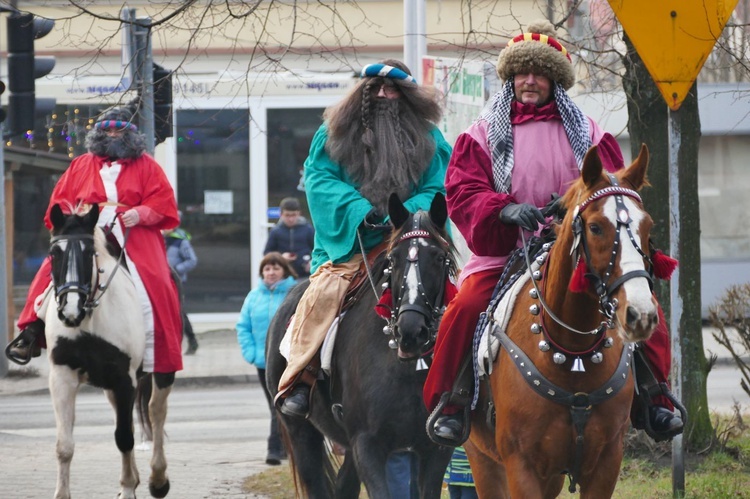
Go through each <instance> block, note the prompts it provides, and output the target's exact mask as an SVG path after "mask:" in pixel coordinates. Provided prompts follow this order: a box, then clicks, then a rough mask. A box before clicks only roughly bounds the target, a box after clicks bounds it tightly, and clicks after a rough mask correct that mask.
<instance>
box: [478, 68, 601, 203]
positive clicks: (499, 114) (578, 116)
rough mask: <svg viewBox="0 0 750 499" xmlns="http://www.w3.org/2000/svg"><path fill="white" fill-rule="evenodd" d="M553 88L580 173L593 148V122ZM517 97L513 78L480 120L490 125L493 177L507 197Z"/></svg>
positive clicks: (556, 87) (496, 96)
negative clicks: (513, 107) (512, 110)
mask: <svg viewBox="0 0 750 499" xmlns="http://www.w3.org/2000/svg"><path fill="white" fill-rule="evenodd" d="M553 86H554V92H555V101H556V103H557V109H558V110H559V111H560V116H561V117H562V122H563V128H564V129H565V134H566V135H567V136H568V140H569V141H570V146H571V148H572V149H573V155H574V156H575V158H576V162H577V163H578V169H579V170H580V169H581V166H582V165H583V157H584V156H585V155H586V151H588V150H589V147H591V134H590V133H589V120H588V119H587V118H586V116H585V115H584V114H583V112H582V111H581V109H580V108H579V107H578V106H576V105H575V103H573V101H572V100H571V99H570V97H569V96H568V94H567V93H566V92H565V90H564V89H563V88H562V87H561V86H560V85H557V84H553ZM513 95H514V89H513V80H512V79H509V80H508V81H506V82H505V85H503V88H502V90H500V91H499V92H498V93H496V94H495V96H494V97H493V98H492V100H491V101H490V102H489V104H488V105H487V106H486V107H485V109H484V112H483V113H482V114H481V115H480V116H479V119H480V120H485V121H487V123H488V125H489V126H488V127H487V128H488V129H487V144H488V146H489V149H490V152H491V153H492V177H493V180H494V183H495V190H496V191H497V192H500V193H504V194H507V193H509V192H510V188H511V185H510V178H511V173H512V172H513V128H512V126H511V122H510V105H511V102H512V101H513V98H514V97H513Z"/></svg>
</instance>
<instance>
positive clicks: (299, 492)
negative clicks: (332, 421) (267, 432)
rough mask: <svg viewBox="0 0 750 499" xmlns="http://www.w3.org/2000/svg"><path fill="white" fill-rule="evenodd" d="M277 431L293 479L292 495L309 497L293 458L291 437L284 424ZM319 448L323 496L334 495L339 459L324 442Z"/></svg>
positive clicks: (313, 460) (309, 494) (339, 465)
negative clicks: (279, 434)
mask: <svg viewBox="0 0 750 499" xmlns="http://www.w3.org/2000/svg"><path fill="white" fill-rule="evenodd" d="M279 432H280V433H281V439H282V441H283V442H284V447H285V448H286V451H287V457H288V459H289V470H290V471H291V474H292V479H293V480H294V497H311V493H310V492H311V491H309V490H307V487H306V486H305V483H304V482H303V481H302V480H300V478H299V474H298V472H299V469H298V467H297V462H296V460H295V459H294V447H292V444H291V443H292V439H291V437H290V436H289V432H288V431H287V429H286V426H285V425H283V424H280V425H279ZM321 436H322V435H321ZM320 449H321V453H320V457H319V462H320V463H321V468H322V476H321V479H322V482H323V484H324V487H325V489H326V491H327V492H326V494H325V497H334V495H335V491H336V477H337V475H338V469H339V468H340V467H341V460H340V459H339V458H338V456H336V455H335V452H333V449H332V448H331V447H329V445H328V444H326V442H324V443H323V445H321V446H320ZM307 457H308V456H305V459H307ZM308 462H316V460H315V459H312V460H310V461H308Z"/></svg>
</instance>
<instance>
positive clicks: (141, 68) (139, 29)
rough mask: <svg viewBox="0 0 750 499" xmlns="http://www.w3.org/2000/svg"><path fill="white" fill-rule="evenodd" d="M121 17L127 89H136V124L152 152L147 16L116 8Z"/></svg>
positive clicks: (151, 78)
mask: <svg viewBox="0 0 750 499" xmlns="http://www.w3.org/2000/svg"><path fill="white" fill-rule="evenodd" d="M120 19H121V20H122V21H123V23H124V26H123V45H122V50H123V55H122V62H123V65H124V66H126V70H127V71H129V73H128V74H129V78H128V79H129V81H130V87H129V88H130V89H138V96H139V99H138V114H139V119H138V126H139V130H140V132H141V133H142V134H143V135H144V137H145V138H146V150H147V151H148V153H149V154H152V155H153V154H154V149H155V148H156V140H155V138H154V129H155V126H154V63H153V56H152V52H151V28H150V26H151V18H150V17H139V18H136V17H135V9H131V8H125V9H122V11H121V12H120Z"/></svg>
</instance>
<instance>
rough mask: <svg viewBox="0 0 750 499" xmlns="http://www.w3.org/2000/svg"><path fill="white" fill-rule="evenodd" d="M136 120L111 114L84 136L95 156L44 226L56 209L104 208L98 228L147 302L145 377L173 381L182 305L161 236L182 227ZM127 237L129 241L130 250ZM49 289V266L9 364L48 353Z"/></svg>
mask: <svg viewBox="0 0 750 499" xmlns="http://www.w3.org/2000/svg"><path fill="white" fill-rule="evenodd" d="M131 120H132V114H131V113H130V112H129V111H128V110H126V109H112V110H109V111H107V112H106V113H104V115H103V116H102V117H101V119H100V120H99V121H97V122H96V124H95V125H94V128H93V130H91V131H90V132H89V133H88V134H87V135H86V147H87V148H88V150H89V152H88V153H86V154H83V155H81V156H79V157H77V158H75V159H74V160H73V162H72V163H71V165H70V167H69V168H68V169H67V170H66V171H65V173H64V174H63V175H62V177H60V180H59V181H58V182H57V185H56V186H55V189H54V191H53V192H52V196H51V198H50V202H49V207H48V209H47V214H46V216H45V218H44V222H45V224H46V225H47V227H48V228H51V227H52V224H51V222H50V209H51V208H52V206H54V205H55V204H59V205H60V206H61V207H63V210H66V209H69V207H75V206H81V205H91V204H94V203H97V204H98V205H99V209H100V213H99V221H98V222H97V224H98V225H99V226H100V227H106V229H105V231H110V230H111V232H109V234H108V237H109V239H110V240H113V239H114V240H116V242H117V243H119V245H120V247H122V248H123V249H124V252H125V255H124V256H125V259H126V261H127V265H128V269H129V271H130V273H131V275H132V277H133V280H134V281H135V283H136V289H137V290H138V295H139V296H140V298H141V305H142V310H143V314H144V321H145V324H146V352H145V355H144V359H143V363H144V365H143V369H144V371H146V372H153V373H173V372H175V371H179V370H181V369H182V354H181V331H182V326H181V320H180V302H179V294H178V292H177V288H176V287H175V283H174V282H173V281H172V278H171V274H170V270H169V264H168V263H167V257H166V252H165V250H164V241H163V239H162V235H161V230H162V229H172V228H174V227H176V226H177V225H178V224H179V217H178V215H177V204H176V202H175V195H174V191H173V190H172V186H171V185H170V184H169V181H168V180H167V177H166V175H165V174H164V171H163V170H162V168H161V167H160V166H159V164H158V163H157V162H156V161H155V160H154V159H153V158H152V157H151V156H149V155H148V154H146V152H145V151H146V145H145V139H144V137H143V135H141V134H140V133H139V132H138V128H137V127H136V125H134V124H133V123H132V122H131ZM115 219H116V220H115ZM113 222H114V223H113ZM125 230H129V234H128V238H127V243H125V244H124V241H123V239H124V238H123V236H124V232H125ZM123 244H124V246H123ZM50 286H51V278H50V260H49V258H47V259H45V260H44V262H43V263H42V266H41V268H40V269H39V271H38V272H37V274H36V276H35V277H34V280H33V281H32V283H31V286H30V288H29V292H28V298H27V301H26V305H25V306H24V309H23V310H22V311H21V315H20V317H19V319H18V328H19V329H20V330H21V334H20V335H19V336H18V338H16V339H15V340H13V341H12V342H11V343H10V344H9V346H8V348H7V349H6V355H7V356H8V358H9V359H10V360H12V361H14V362H17V363H22V364H25V363H27V362H28V361H29V360H30V358H31V357H32V356H34V357H36V356H39V355H40V354H41V348H42V347H44V346H45V345H44V340H45V338H44V322H42V319H40V318H39V317H41V316H43V315H42V314H39V315H37V313H38V310H37V309H38V307H39V306H40V305H41V303H42V301H43V298H44V295H45V293H47V292H48V290H49V289H50ZM149 297H151V298H149ZM51 347H54V345H51Z"/></svg>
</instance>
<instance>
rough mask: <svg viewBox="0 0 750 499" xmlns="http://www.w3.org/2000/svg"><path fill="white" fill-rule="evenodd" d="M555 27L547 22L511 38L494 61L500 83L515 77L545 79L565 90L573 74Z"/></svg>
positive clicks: (535, 23) (570, 83)
mask: <svg viewBox="0 0 750 499" xmlns="http://www.w3.org/2000/svg"><path fill="white" fill-rule="evenodd" d="M556 35H557V33H556V31H555V27H554V26H553V25H552V23H550V22H549V21H547V20H541V21H535V22H533V23H531V24H530V25H529V27H528V28H527V29H526V32H524V33H521V34H520V35H518V36H516V37H514V38H512V39H511V40H509V41H508V46H507V47H505V48H504V49H503V50H502V51H501V52H500V55H499V56H498V58H497V75H498V76H499V77H500V79H502V80H503V81H507V80H509V79H511V78H513V76H514V75H516V74H526V73H534V74H537V75H542V76H546V77H547V78H549V79H550V80H552V81H555V82H557V83H558V84H560V85H562V87H563V88H564V89H565V90H568V89H569V88H570V87H572V86H573V84H574V83H575V81H576V79H575V73H574V72H573V64H572V62H571V59H570V54H569V53H568V50H567V49H566V48H565V47H564V46H563V44H562V43H560V42H559V41H558V40H557V39H556V38H555V36H556Z"/></svg>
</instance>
